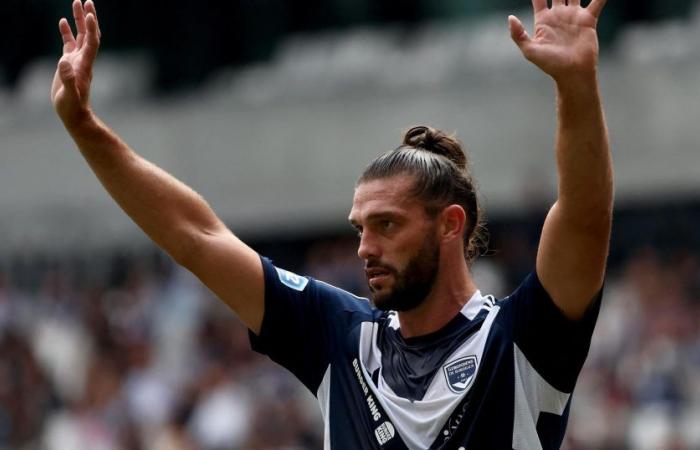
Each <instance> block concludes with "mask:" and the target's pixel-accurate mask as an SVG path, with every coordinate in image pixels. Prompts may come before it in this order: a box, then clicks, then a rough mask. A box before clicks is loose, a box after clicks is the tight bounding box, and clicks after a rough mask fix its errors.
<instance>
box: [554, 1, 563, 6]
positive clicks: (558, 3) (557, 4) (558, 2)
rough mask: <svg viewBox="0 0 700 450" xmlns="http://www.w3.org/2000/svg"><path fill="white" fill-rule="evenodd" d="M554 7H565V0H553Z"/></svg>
mask: <svg viewBox="0 0 700 450" xmlns="http://www.w3.org/2000/svg"><path fill="white" fill-rule="evenodd" d="M552 6H564V0H552Z"/></svg>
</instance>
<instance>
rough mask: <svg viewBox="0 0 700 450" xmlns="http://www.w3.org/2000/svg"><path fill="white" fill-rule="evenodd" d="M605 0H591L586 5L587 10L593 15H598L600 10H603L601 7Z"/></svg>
mask: <svg viewBox="0 0 700 450" xmlns="http://www.w3.org/2000/svg"><path fill="white" fill-rule="evenodd" d="M606 2H607V0H591V3H590V4H589V5H588V8H587V9H588V12H590V13H591V14H593V15H594V16H595V17H600V13H601V11H603V7H604V6H605V3H606Z"/></svg>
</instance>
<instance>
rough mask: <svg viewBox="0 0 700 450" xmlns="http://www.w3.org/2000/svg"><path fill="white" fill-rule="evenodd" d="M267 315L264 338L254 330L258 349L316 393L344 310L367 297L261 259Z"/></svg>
mask: <svg viewBox="0 0 700 450" xmlns="http://www.w3.org/2000/svg"><path fill="white" fill-rule="evenodd" d="M261 260H262V264H263V271H264V276H265V314H264V316H263V321H262V325H261V328H260V334H259V335H256V334H255V333H253V332H249V336H250V342H251V347H252V349H253V350H254V351H256V352H258V353H262V354H264V355H267V356H269V357H270V359H272V360H273V361H275V362H276V363H278V364H280V365H282V366H283V367H285V368H286V369H288V370H289V371H290V372H292V373H293V374H294V375H295V376H296V377H297V378H298V379H299V380H300V381H301V382H302V383H304V385H305V386H306V387H307V388H308V389H309V390H310V391H311V392H312V393H314V394H315V393H316V391H317V389H318V386H319V385H320V383H321V381H322V379H323V376H324V374H325V371H326V368H327V367H328V364H329V363H330V360H331V357H332V355H333V352H334V349H335V347H336V345H337V336H338V334H339V333H340V334H341V335H342V330H341V329H340V328H342V327H343V326H346V322H344V321H343V320H342V316H343V314H342V313H343V311H346V310H348V309H357V307H358V305H356V304H355V303H358V304H360V303H361V302H362V299H360V298H357V297H354V296H352V295H351V294H349V293H347V292H345V291H342V290H341V289H338V288H335V287H333V286H330V285H328V284H326V283H323V282H320V281H317V280H315V279H313V278H310V277H303V276H300V275H296V274H294V273H292V272H289V271H286V270H284V269H280V268H278V267H275V266H274V265H273V264H272V262H270V260H268V259H267V258H264V257H261Z"/></svg>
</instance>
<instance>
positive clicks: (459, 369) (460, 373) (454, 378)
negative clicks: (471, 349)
mask: <svg viewBox="0 0 700 450" xmlns="http://www.w3.org/2000/svg"><path fill="white" fill-rule="evenodd" d="M476 365H477V361H476V356H474V355H472V356H465V357H463V358H459V359H458V360H456V361H452V362H451V363H449V364H447V365H445V366H444V367H443V368H442V370H443V372H445V379H446V380H447V386H448V387H449V388H450V390H451V391H452V392H454V393H455V394H461V393H462V392H464V391H466V390H467V389H468V388H469V386H471V384H472V382H473V381H474V378H475V377H476Z"/></svg>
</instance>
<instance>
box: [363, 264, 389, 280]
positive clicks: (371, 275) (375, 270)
mask: <svg viewBox="0 0 700 450" xmlns="http://www.w3.org/2000/svg"><path fill="white" fill-rule="evenodd" d="M365 275H366V276H367V281H369V282H370V283H374V282H377V281H380V280H382V279H384V278H386V277H388V276H389V275H391V271H390V270H388V269H384V268H382V267H372V268H368V269H365Z"/></svg>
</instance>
